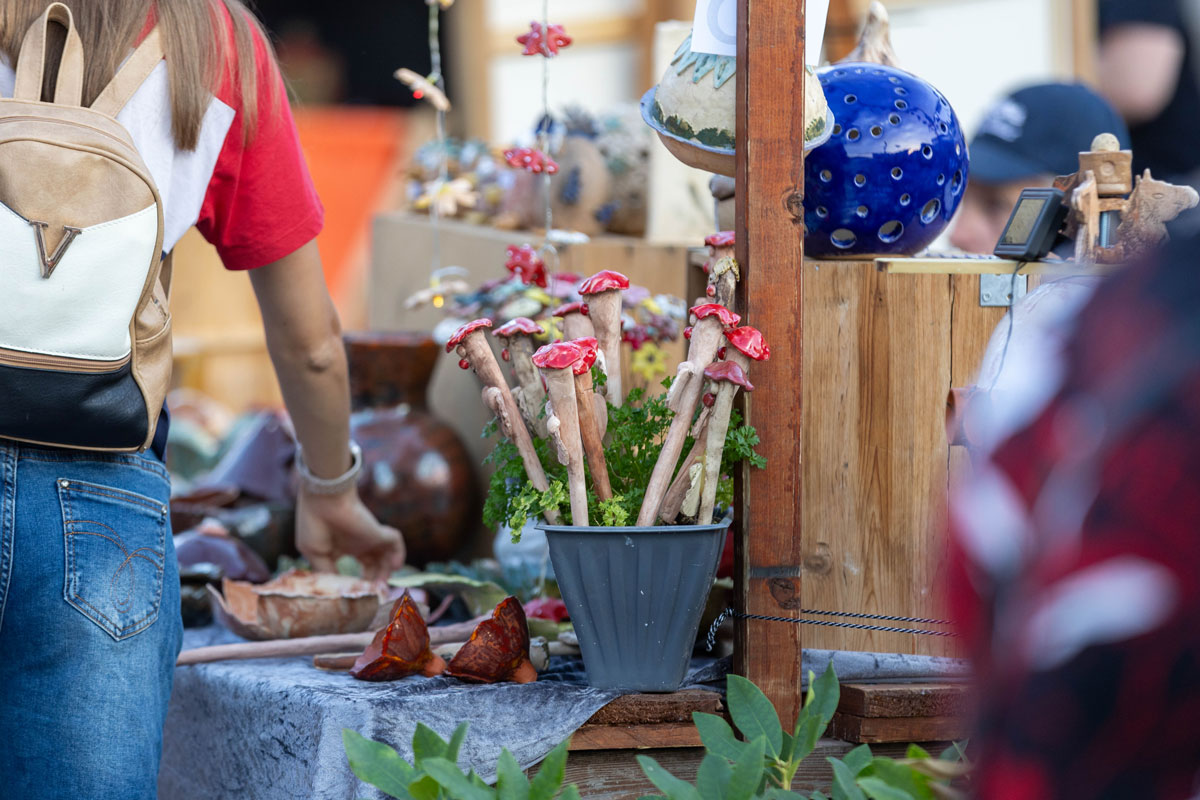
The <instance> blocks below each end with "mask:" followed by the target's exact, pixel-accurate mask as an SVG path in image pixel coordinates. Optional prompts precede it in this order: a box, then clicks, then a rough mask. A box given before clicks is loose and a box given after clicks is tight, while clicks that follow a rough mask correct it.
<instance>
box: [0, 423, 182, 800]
mask: <svg viewBox="0 0 1200 800" xmlns="http://www.w3.org/2000/svg"><path fill="white" fill-rule="evenodd" d="M169 495H170V482H169V479H168V476H167V471H166V468H165V467H164V466H163V465H162V463H161V462H160V461H158V460H157V459H156V458H154V457H153V456H152V455H124V454H107V453H102V454H96V453H84V452H75V451H66V450H51V449H45V448H35V447H27V446H20V445H16V444H14V443H12V442H8V441H5V440H0V797H4V798H6V800H26V798H29V799H32V798H87V799H88V800H142V799H143V798H154V797H155V783H156V779H157V775H158V762H159V756H160V754H161V750H162V727H163V720H164V719H165V718H166V713H167V700H168V698H169V696H170V694H171V678H172V676H173V673H174V664H175V658H176V655H177V654H178V652H179V647H180V643H181V641H182V637H183V624H182V621H181V619H180V613H179V576H178V567H177V565H176V562H175V549H174V547H173V544H172V539H171V525H170V519H169V512H168V507H167V504H168V501H169Z"/></svg>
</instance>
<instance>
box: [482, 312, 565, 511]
mask: <svg viewBox="0 0 1200 800" xmlns="http://www.w3.org/2000/svg"><path fill="white" fill-rule="evenodd" d="M462 347H463V349H464V351H465V352H466V355H465V358H466V359H467V361H468V362H470V364H471V367H472V368H473V369H474V370H475V374H476V375H478V376H479V380H481V381H483V385H484V387H485V388H484V392H483V396H484V403H485V404H486V405H487V406H488V408H490V409H491V410H492V412H493V413H494V414H495V415H496V418H497V419H499V420H500V431H501V433H503V434H504V435H505V436H506V437H508V438H509V439H510V440H512V443H513V444H515V445H516V446H517V451H518V452H519V453H520V454H521V462H522V463H524V465H525V474H526V475H527V476H528V477H529V482H530V483H531V484H533V488H535V489H537V490H538V491H539V492H544V491H547V490H548V489H549V488H550V483H549V482H548V481H547V480H546V472H545V470H543V469H542V462H541V461H539V460H538V456H537V451H536V450H534V449H533V439H532V438H531V437H530V436H529V429H528V428H526V427H525V423H524V422H523V421H522V420H521V409H520V408H518V407H517V401H516V400H514V399H513V396H512V392H511V391H510V390H509V388H508V381H506V380H505V379H504V374H503V373H502V372H501V371H500V364H499V363H498V362H497V361H496V354H495V353H493V352H492V348H491V346H490V345H489V344H488V341H487V335H486V334H485V333H484V332H483V331H482V330H478V331H472V332H471V333H469V334H467V337H466V338H465V339H464V340H463V343H462ZM546 521H547V522H549V523H550V524H551V525H554V524H556V523H557V522H558V514H556V513H555V512H553V511H547V512H546Z"/></svg>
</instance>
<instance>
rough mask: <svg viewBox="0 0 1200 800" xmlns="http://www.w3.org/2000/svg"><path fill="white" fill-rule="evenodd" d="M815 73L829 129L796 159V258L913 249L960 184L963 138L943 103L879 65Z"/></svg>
mask: <svg viewBox="0 0 1200 800" xmlns="http://www.w3.org/2000/svg"><path fill="white" fill-rule="evenodd" d="M818 77H819V78H820V80H821V88H822V89H824V91H825V97H826V98H827V99H828V101H829V108H830V110H831V112H832V113H833V116H834V117H835V118H836V119H837V123H836V124H835V125H834V126H833V128H832V135H831V138H830V139H829V141H828V142H827V143H826V144H824V145H822V146H821V147H818V148H817V149H816V150H814V151H813V152H812V154H811V155H810V156H809V157H808V158H806V159H804V176H805V177H804V226H805V231H806V234H805V237H804V253H805V255H807V256H811V257H813V258H857V259H863V258H866V257H869V256H876V255H879V256H888V255H891V256H896V255H912V254H914V253H919V252H920V251H921V250H924V249H925V248H926V247H928V246H929V245H930V244H932V243H933V240H934V239H936V238H937V237H938V236H939V235H940V234H941V232H942V231H944V230H945V229H946V226H947V225H949V224H950V219H951V218H952V217H953V216H954V212H955V211H957V210H958V205H959V203H960V202H961V201H962V197H963V191H964V190H965V189H966V186H967V171H968V167H969V161H970V159H969V158H968V156H967V140H966V138H965V136H964V135H963V130H962V126H961V125H959V122H958V117H957V116H956V115H955V113H954V109H953V108H951V107H950V102H949V101H948V100H947V99H946V98H945V96H944V95H942V93H941V92H939V91H938V90H937V89H935V88H934V87H933V86H931V85H930V84H929V83H927V82H926V81H923V80H921V79H920V78H918V77H917V76H915V75H913V74H911V73H908V72H905V71H904V70H902V69H897V68H895V67H887V66H883V65H882V64H866V63H852V64H833V65H831V66H829V67H826V68H824V69H822V70H821V71H820V72H819V73H818Z"/></svg>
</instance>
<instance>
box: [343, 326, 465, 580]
mask: <svg viewBox="0 0 1200 800" xmlns="http://www.w3.org/2000/svg"><path fill="white" fill-rule="evenodd" d="M345 342H346V355H347V358H348V359H349V362H350V399H351V404H352V410H353V414H352V416H351V419H350V427H351V432H352V435H353V436H354V439H355V441H357V442H358V443H359V445H361V447H362V449H363V474H362V478H361V479H360V480H359V485H358V489H359V493H360V494H361V495H362V498H363V502H365V503H366V505H367V508H369V509H371V511H372V513H374V514H375V516H376V517H378V518H379V519H380V520H381V521H383V522H384V523H386V524H388V525H394V526H395V527H397V528H399V529H400V530H401V531H402V532H403V533H404V541H405V544H406V545H407V547H408V560H409V563H411V564H415V565H418V566H420V565H423V564H426V563H428V562H430V561H440V560H445V559H450V558H454V557H455V556H457V555H459V554H460V551H461V550H462V548H463V547H464V546H465V545H466V544H467V542H468V541H469V540H470V539H471V537H472V536H473V535H474V534H475V533H476V530H477V528H478V526H479V515H480V509H481V505H480V503H481V501H480V492H479V479H478V475H477V474H476V471H475V467H474V463H473V460H472V458H471V455H470V453H469V452H468V451H467V448H466V446H465V445H464V444H463V443H462V440H461V439H459V438H458V435H457V434H456V433H455V432H454V430H453V429H452V428H451V427H450V426H449V425H448V424H446V423H445V422H443V421H441V420H439V419H438V418H437V417H436V416H434V415H433V414H431V413H430V412H429V409H428V406H427V404H426V394H427V392H428V389H429V380H430V378H431V377H432V376H433V369H434V366H435V365H436V363H437V360H438V355H439V353H440V350H439V348H438V346H437V344H435V343H434V341H433V339H432V337H430V336H429V335H428V334H425V333H355V334H348V335H347V336H346V337H345Z"/></svg>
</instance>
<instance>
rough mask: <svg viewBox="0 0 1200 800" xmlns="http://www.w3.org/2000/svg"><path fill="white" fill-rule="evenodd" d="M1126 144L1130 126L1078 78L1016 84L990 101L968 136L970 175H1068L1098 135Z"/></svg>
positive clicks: (987, 178) (1007, 178)
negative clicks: (1032, 83) (1011, 90)
mask: <svg viewBox="0 0 1200 800" xmlns="http://www.w3.org/2000/svg"><path fill="white" fill-rule="evenodd" d="M1101 133H1111V134H1113V135H1114V136H1116V137H1117V139H1118V140H1119V141H1120V142H1121V147H1122V149H1124V148H1128V147H1129V129H1128V128H1127V127H1126V126H1125V122H1124V120H1122V119H1121V116H1120V115H1119V114H1118V113H1117V112H1116V110H1115V109H1113V107H1112V106H1111V105H1109V104H1108V101H1107V100H1105V99H1104V98H1103V97H1101V96H1100V95H1098V94H1096V93H1095V92H1094V91H1092V90H1091V89H1089V88H1088V87H1086V86H1084V85H1082V84H1078V83H1042V84H1037V85H1035V86H1027V87H1025V88H1023V89H1018V90H1017V91H1015V92H1013V93H1012V94H1010V95H1008V96H1007V97H1005V98H1004V99H1003V100H1001V101H1000V102H998V103H996V104H995V105H994V106H992V107H991V108H990V109H989V110H988V112H987V113H986V114H985V115H984V118H983V122H982V123H981V124H980V126H979V130H978V131H977V132H976V134H975V138H974V139H972V140H971V145H970V154H971V180H973V181H981V182H984V183H1009V182H1011V181H1019V180H1021V179H1023V178H1031V177H1033V176H1035V175H1044V174H1050V175H1069V174H1071V173H1073V172H1075V171H1077V170H1078V169H1079V154H1080V153H1081V152H1083V151H1085V150H1090V149H1091V146H1092V139H1094V138H1095V137H1096V136H1097V135H1098V134H1101Z"/></svg>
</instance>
